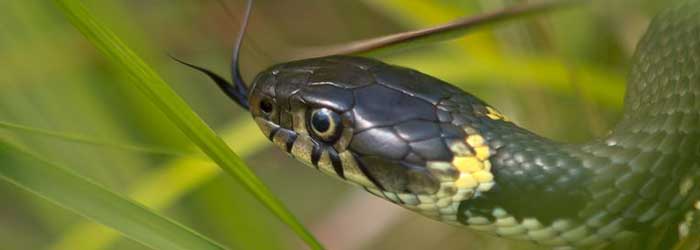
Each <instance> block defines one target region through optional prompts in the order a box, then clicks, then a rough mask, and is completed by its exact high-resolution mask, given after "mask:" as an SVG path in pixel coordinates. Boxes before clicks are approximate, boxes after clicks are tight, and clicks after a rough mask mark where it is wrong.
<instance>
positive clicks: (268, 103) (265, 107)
mask: <svg viewBox="0 0 700 250" xmlns="http://www.w3.org/2000/svg"><path fill="white" fill-rule="evenodd" d="M259 105H260V111H262V112H263V113H265V114H269V113H272V109H274V106H273V105H272V100H270V98H263V99H262V100H260V104H259Z"/></svg>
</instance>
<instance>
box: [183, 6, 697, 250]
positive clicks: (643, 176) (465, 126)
mask: <svg viewBox="0 0 700 250" xmlns="http://www.w3.org/2000/svg"><path fill="white" fill-rule="evenodd" d="M248 12H250V5H249V7H248ZM246 22H247V20H246ZM243 25H244V26H243V27H245V23H244V24H243ZM242 37H243V32H241V35H240V37H239V40H238V43H239V44H238V46H237V48H236V51H235V52H234V55H235V57H234V61H233V64H232V65H234V66H233V78H234V81H235V84H230V83H228V82H226V80H224V79H223V78H222V77H219V76H218V75H216V74H214V73H212V72H211V71H208V70H206V69H203V68H199V67H197V66H193V67H195V68H196V69H198V70H200V71H202V72H205V73H207V75H209V76H210V77H211V78H212V79H214V81H215V82H216V83H217V84H218V85H219V87H221V89H222V90H223V91H224V92H225V93H226V94H228V96H229V97H231V98H232V99H233V100H234V101H236V102H237V103H238V104H239V105H240V106H241V107H243V108H245V109H247V110H249V111H250V114H251V115H252V118H253V119H254V121H255V122H256V123H257V125H258V126H259V128H260V130H261V131H262V133H263V135H264V136H266V137H267V138H269V140H270V141H271V142H272V143H273V144H274V145H276V146H278V147H279V148H280V149H281V150H283V151H284V152H286V153H288V154H289V155H290V156H292V157H293V158H295V159H296V160H298V161H300V162H302V163H304V164H305V165H308V166H309V167H311V168H314V169H317V170H318V171H320V172H322V173H325V174H328V175H330V176H333V177H335V178H337V179H340V180H343V181H345V182H348V183H351V184H354V185H357V186H359V187H361V188H363V189H365V190H366V191H368V192H369V193H371V194H374V195H376V196H378V197H381V198H382V199H385V200H387V201H389V202H392V203H395V204H397V205H399V206H402V207H404V208H407V209H410V210H412V211H415V212H417V213H420V214H422V215H424V216H427V217H429V218H432V219H435V220H439V221H441V222H444V223H447V224H453V225H460V226H466V227H469V228H471V229H474V230H478V231H484V232H488V233H491V234H495V235H498V236H501V237H504V238H510V239H516V240H526V241H530V242H534V243H537V244H541V245H545V246H549V247H552V248H555V249H587V248H592V247H598V246H604V245H606V244H610V243H613V242H616V241H619V240H622V239H626V238H629V237H635V236H637V237H640V236H641V237H648V236H650V235H654V234H659V232H660V230H661V229H662V228H664V227H671V231H675V227H676V226H677V225H679V224H680V223H682V222H683V220H684V218H685V217H686V216H685V215H686V214H687V213H689V212H692V211H694V210H696V209H700V207H699V206H700V202H699V200H700V1H699V0H687V1H680V2H678V3H677V4H674V5H673V6H671V7H668V8H667V9H665V10H663V11H662V12H661V13H659V14H658V15H657V16H656V17H654V18H653V19H652V21H651V23H650V24H649V27H648V29H647V31H646V33H645V34H644V35H643V37H642V39H641V41H640V42H639V44H638V45H637V48H636V51H635V53H634V55H633V58H632V66H631V71H630V72H629V75H628V83H627V89H626V94H625V101H624V108H623V110H624V111H623V115H622V117H621V118H620V121H619V122H618V123H617V125H616V126H614V128H613V129H612V130H611V131H610V132H609V134H608V135H606V136H604V137H602V138H597V139H594V140H592V141H590V142H586V143H582V144H570V143H563V142H558V141H554V140H551V139H548V138H545V137H543V136H540V135H537V134H535V133H533V132H530V131H528V130H527V129H525V128H522V127H519V126H518V125H517V124H515V123H514V122H513V121H511V120H510V119H508V118H507V116H505V115H504V114H502V113H501V112H499V111H498V110H497V109H496V108H495V107H493V106H490V105H489V104H487V103H486V102H484V101H483V100H481V99H479V98H478V97H476V96H474V95H472V94H470V93H468V92H465V91H464V90H462V89H460V88H457V87H455V86H453V85H451V84H449V83H447V82H444V81H442V80H440V79H438V78H435V77H432V76H430V75H427V74H424V73H421V72H419V71H417V70H414V69H410V68H405V67H401V66H397V65H391V64H387V63H384V62H381V61H379V60H376V59H371V58H365V57H358V56H348V55H333V56H325V57H320V58H310V59H302V60H297V61H293V62H287V63H281V64H277V65H274V66H271V67H269V68H268V69H266V70H264V71H262V72H260V73H258V74H257V76H256V77H255V79H254V80H253V82H252V84H250V88H248V87H247V85H246V84H245V82H243V80H242V79H241V76H240V72H239V70H238V61H237V60H238V47H240V42H241V40H242ZM190 66H192V65H190ZM665 249H668V248H665Z"/></svg>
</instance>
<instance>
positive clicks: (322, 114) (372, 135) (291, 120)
mask: <svg viewBox="0 0 700 250" xmlns="http://www.w3.org/2000/svg"><path fill="white" fill-rule="evenodd" d="M250 105H251V108H250V111H251V113H252V115H253V118H254V119H255V121H256V122H257V124H258V125H259V127H260V129H261V130H262V131H263V133H264V134H265V135H266V136H267V137H268V138H269V139H270V140H271V141H273V142H274V143H275V144H276V145H277V146H279V147H280V148H282V149H284V150H285V151H286V152H287V153H289V154H290V155H291V156H292V157H294V158H296V159H298V160H300V161H301V162H303V163H305V164H306V165H308V166H311V167H313V168H316V169H319V170H320V171H322V172H325V173H328V174H330V175H332V176H336V177H339V178H341V179H344V180H347V181H349V182H351V183H354V184H358V185H360V186H362V187H364V188H365V189H367V190H368V191H370V192H372V193H374V194H376V195H378V196H381V197H383V198H387V199H389V200H391V201H393V202H395V203H400V204H402V205H406V204H409V205H411V204H412V205H413V206H414V207H417V206H418V205H420V204H421V203H423V202H422V201H423V200H430V201H433V200H434V201H435V202H437V199H439V198H440V197H438V196H439V195H438V194H440V195H443V196H444V197H442V198H444V199H452V198H453V197H454V195H456V193H457V192H458V191H459V189H460V188H459V187H456V186H455V181H456V180H457V179H459V178H460V175H461V174H460V171H459V169H457V168H456V167H454V166H453V162H454V161H455V159H458V158H459V157H460V156H462V155H471V156H472V157H474V159H476V158H475V157H476V156H475V154H476V152H477V151H478V150H476V147H480V146H484V145H485V143H483V138H481V139H482V140H481V141H482V142H480V144H479V145H473V146H474V147H472V146H470V144H468V143H467V141H466V139H465V138H468V137H469V133H470V131H471V132H472V133H476V132H475V129H473V128H470V129H471V130H470V129H466V130H465V128H466V127H469V126H466V124H467V123H474V122H476V121H479V118H481V117H486V113H487V112H488V111H487V110H486V109H485V108H484V107H485V105H484V104H483V102H481V101H480V100H478V99H476V98H475V97H472V96H470V95H468V94H466V93H464V92H462V91H461V90H459V89H457V88H455V87H453V86H451V85H449V84H447V83H444V82H442V81H440V80H438V79H435V78H433V77H430V76H428V75H425V74H422V73H420V72H417V71H414V70H410V69H407V68H402V67H397V66H392V65H388V64H384V63H382V62H379V61H376V60H372V59H367V58H358V57H348V56H333V57H324V58H316V59H307V60H302V61H296V62H291V63H285V64H280V65H276V66H273V67H271V68H269V69H267V70H266V71H263V72H262V73H260V74H259V75H258V76H257V77H256V79H255V80H254V82H253V84H252V89H251V92H250ZM465 107H467V108H468V109H467V108H465ZM473 107H482V109H483V110H477V109H475V108H473ZM479 161H480V162H483V161H484V160H479ZM479 164H481V163H479ZM481 165H483V164H481ZM467 185H468V188H467V189H469V190H467V191H464V192H463V193H462V194H461V195H462V198H466V197H468V196H470V195H471V194H473V193H474V191H475V190H476V187H477V186H478V185H479V183H478V182H473V183H472V182H469V183H468V184H467ZM465 190H466V189H465ZM470 192H471V193H470ZM457 200H459V199H457ZM450 201H452V200H450ZM455 201H456V200H455ZM450 204H453V203H452V202H450ZM455 209H456V208H455ZM434 210H435V209H434Z"/></svg>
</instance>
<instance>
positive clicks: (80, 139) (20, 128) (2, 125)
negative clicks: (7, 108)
mask: <svg viewBox="0 0 700 250" xmlns="http://www.w3.org/2000/svg"><path fill="white" fill-rule="evenodd" d="M0 129H7V130H12V131H16V132H22V133H27V134H32V135H41V136H46V137H53V138H57V139H60V140H64V141H70V142H76V143H82V144H87V145H93V146H100V147H107V148H113V149H119V150H126V151H134V152H140V153H147V154H159V155H171V156H185V155H187V153H185V152H180V151H176V150H171V149H164V148H155V147H148V146H139V145H128V144H125V143H115V142H109V141H100V140H96V139H92V138H89V137H86V136H81V135H75V134H67V133H62V132H54V131H49V130H45V129H40V128H34V127H30V126H25V125H20V124H15V123H11V122H4V121H0Z"/></svg>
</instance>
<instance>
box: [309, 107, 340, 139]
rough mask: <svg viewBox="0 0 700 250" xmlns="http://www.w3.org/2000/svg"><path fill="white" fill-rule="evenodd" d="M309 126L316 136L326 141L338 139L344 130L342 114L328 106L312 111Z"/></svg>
mask: <svg viewBox="0 0 700 250" xmlns="http://www.w3.org/2000/svg"><path fill="white" fill-rule="evenodd" d="M309 127H310V128H311V132H312V134H313V135H314V136H315V137H317V138H318V139H320V140H322V141H325V142H333V141H334V140H336V139H338V136H339V135H340V132H341V131H342V130H343V129H342V123H341V121H340V115H338V113H336V112H333V111H332V110H330V109H327V108H320V109H316V110H314V111H312V112H311V116H310V121H309Z"/></svg>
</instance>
